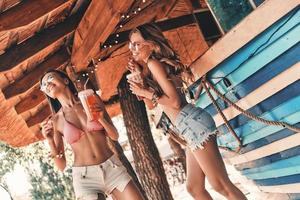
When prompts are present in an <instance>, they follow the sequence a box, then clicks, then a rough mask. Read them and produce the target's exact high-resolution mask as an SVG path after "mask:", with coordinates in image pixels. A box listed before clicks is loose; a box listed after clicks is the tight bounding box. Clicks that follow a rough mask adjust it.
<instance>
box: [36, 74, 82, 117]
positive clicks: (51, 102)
mask: <svg viewBox="0 0 300 200" xmlns="http://www.w3.org/2000/svg"><path fill="white" fill-rule="evenodd" d="M48 73H56V74H57V75H59V76H60V77H61V78H63V79H67V80H68V82H69V83H68V85H67V87H68V88H69V89H70V91H71V92H72V93H73V95H75V96H77V89H76V87H75V85H74V83H73V82H72V80H71V79H70V78H69V76H68V75H67V74H66V73H65V72H63V71H61V70H56V69H52V70H49V71H47V72H46V73H45V74H44V75H43V76H42V77H41V78H40V87H41V85H42V80H43V78H44V76H45V75H46V74H48ZM44 94H45V93H44ZM45 95H46V94H45ZM46 97H47V100H48V103H49V105H50V108H51V111H52V113H53V114H54V113H57V112H58V111H59V109H60V108H61V104H60V102H59V101H58V100H57V99H53V98H51V97H49V96H48V95H46Z"/></svg>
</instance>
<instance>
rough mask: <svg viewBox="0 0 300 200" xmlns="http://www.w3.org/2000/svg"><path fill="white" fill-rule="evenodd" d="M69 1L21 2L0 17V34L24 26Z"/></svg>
mask: <svg viewBox="0 0 300 200" xmlns="http://www.w3.org/2000/svg"><path fill="white" fill-rule="evenodd" d="M70 2H71V1H70V0H51V1H49V0H39V1H23V2H21V3H20V4H18V5H17V6H15V7H13V8H11V9H9V10H8V11H6V12H4V13H2V14H1V15H0V24H1V26H0V32H1V31H7V30H11V29H15V28H18V27H22V26H26V25H28V24H31V23H33V22H34V21H36V20H37V19H39V18H41V17H43V16H44V15H46V14H48V13H49V12H51V11H53V10H55V9H57V8H59V7H61V6H66V4H69V3H70Z"/></svg>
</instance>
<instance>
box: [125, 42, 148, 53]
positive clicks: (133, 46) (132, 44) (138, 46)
mask: <svg viewBox="0 0 300 200" xmlns="http://www.w3.org/2000/svg"><path fill="white" fill-rule="evenodd" d="M144 45H146V44H145V43H144V42H129V49H133V50H135V51H138V50H140V49H141V48H142V47H143V46H144Z"/></svg>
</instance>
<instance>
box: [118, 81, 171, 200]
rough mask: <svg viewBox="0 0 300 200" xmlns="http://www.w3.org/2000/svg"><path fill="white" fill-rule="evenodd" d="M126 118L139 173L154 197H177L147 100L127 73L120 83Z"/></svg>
mask: <svg viewBox="0 0 300 200" xmlns="http://www.w3.org/2000/svg"><path fill="white" fill-rule="evenodd" d="M118 93H119V96H120V104H121V109H122V112H123V119H124V123H125V126H126V130H127V135H128V140H129V143H130V146H131V150H132V154H133V158H134V163H135V168H136V172H137V174H138V176H139V178H140V181H141V184H142V186H143V188H144V190H145V192H146V194H147V196H148V198H149V199H151V200H173V197H172V194H171V191H170V188H169V184H168V182H167V179H166V175H165V171H164V168H163V164H162V161H161V158H160V156H159V152H158V149H157V147H156V145H155V143H154V140H153V137H152V134H151V129H150V125H149V121H148V117H147V112H146V107H145V104H144V102H142V101H138V100H137V98H136V96H135V95H132V94H131V92H130V90H129V85H128V83H127V80H126V77H125V75H124V76H123V78H122V80H121V81H120V83H119V85H118Z"/></svg>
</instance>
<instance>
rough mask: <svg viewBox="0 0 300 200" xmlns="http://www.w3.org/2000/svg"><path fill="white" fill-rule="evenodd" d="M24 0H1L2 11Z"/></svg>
mask: <svg viewBox="0 0 300 200" xmlns="http://www.w3.org/2000/svg"><path fill="white" fill-rule="evenodd" d="M21 1H22V0H0V13H1V12H4V11H6V10H8V9H9V8H11V7H13V6H16V5H17V4H19V3H20V2H21Z"/></svg>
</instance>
